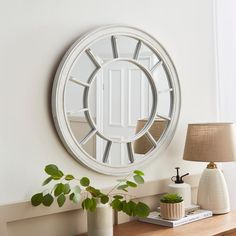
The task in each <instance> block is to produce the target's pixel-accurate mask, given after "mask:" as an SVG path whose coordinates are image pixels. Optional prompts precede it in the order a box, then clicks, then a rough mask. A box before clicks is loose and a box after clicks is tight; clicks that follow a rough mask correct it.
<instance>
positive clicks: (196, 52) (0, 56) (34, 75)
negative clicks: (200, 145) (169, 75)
mask: <svg viewBox="0 0 236 236" xmlns="http://www.w3.org/2000/svg"><path fill="white" fill-rule="evenodd" d="M212 2H213V0H178V1H172V0H149V1H137V0H129V1H127V0H119V1H115V0H100V1H94V0H86V1H84V0H41V1H32V0H17V1H16V0H15V1H14V0H0V108H1V115H0V121H1V122H0V186H1V194H0V204H6V203H11V202H16V201H24V200H29V198H30V196H31V195H32V194H33V193H34V192H35V191H38V190H40V183H41V181H42V179H43V178H45V175H44V174H43V171H42V170H43V168H44V166H45V165H46V164H48V163H55V164H57V165H59V166H60V167H61V168H62V169H64V170H65V171H66V172H72V173H74V174H77V175H79V176H81V175H88V176H90V177H91V178H92V179H93V180H92V182H93V183H96V184H97V185H98V186H108V185H111V184H113V180H114V178H111V177H108V176H104V175H101V174H97V173H94V172H93V171H90V170H88V169H86V168H84V167H82V166H81V165H80V164H78V163H77V162H76V161H74V159H73V158H72V157H71V156H70V155H69V154H68V153H67V152H66V151H65V149H64V147H63V146H62V144H61V142H60V141H59V139H58V137H57V134H56V131H55V129H54V126H53V123H52V118H51V111H50V93H51V85H52V81H53V76H54V73H55V69H56V67H57V65H58V62H59V60H60V58H61V56H62V55H63V53H64V52H65V50H66V49H67V48H68V47H69V45H70V44H71V43H72V42H73V41H74V40H75V39H76V38H77V37H78V36H80V35H81V34H82V33H84V32H86V31H87V30H90V29H92V28H95V27H97V26H101V25H106V24H116V23H119V24H129V25H133V26H136V27H139V28H141V29H143V30H145V31H147V32H149V33H150V34H152V35H154V36H155V37H156V38H157V39H158V40H159V41H160V42H161V43H162V44H163V45H164V47H165V48H166V49H167V51H168V52H169V54H170V55H171V57H172V59H173V61H174V63H175V65H176V68H177V70H178V73H179V78H180V83H181V87H182V100H183V101H182V112H181V116H180V122H179V125H178V129H177V132H176V135H175V137H174V139H173V141H172V143H171V145H170V146H169V147H168V149H167V150H166V151H165V152H164V153H163V154H162V155H161V156H160V157H159V158H158V159H156V161H154V162H153V163H152V165H149V166H146V167H145V168H143V170H144V171H145V173H146V179H147V180H153V179H161V178H168V177H170V176H172V175H173V174H174V170H173V168H174V167H175V166H176V165H178V166H181V167H182V168H183V171H188V172H190V173H197V172H200V171H201V170H202V167H203V166H204V165H201V164H196V163H190V162H183V161H182V160H181V157H182V152H183V145H184V138H185V137H184V136H185V132H186V127H187V123H189V122H200V121H214V120H215V118H216V110H217V109H216V102H215V98H216V93H215V91H216V89H215V80H214V71H215V70H214V53H213V49H214V48H213V17H212V12H213V8H212Z"/></svg>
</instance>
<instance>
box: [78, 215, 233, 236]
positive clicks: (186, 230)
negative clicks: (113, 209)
mask: <svg viewBox="0 0 236 236" xmlns="http://www.w3.org/2000/svg"><path fill="white" fill-rule="evenodd" d="M86 235H87V234H81V235H80V236H86ZM154 235H161V236H185V235H186V236H212V235H217V236H223V235H226V236H236V211H234V212H230V213H228V214H225V215H217V216H213V217H211V218H207V219H203V220H200V221H197V222H194V223H190V224H186V225H183V226H179V227H176V228H168V227H164V226H159V225H154V224H148V223H143V222H139V221H132V222H128V223H124V224H120V225H116V226H114V236H154Z"/></svg>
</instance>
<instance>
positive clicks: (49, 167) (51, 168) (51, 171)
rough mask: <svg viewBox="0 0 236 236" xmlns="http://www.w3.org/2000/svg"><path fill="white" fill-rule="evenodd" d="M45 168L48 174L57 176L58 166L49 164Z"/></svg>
mask: <svg viewBox="0 0 236 236" xmlns="http://www.w3.org/2000/svg"><path fill="white" fill-rule="evenodd" d="M44 170H45V172H46V173H47V174H48V175H52V176H56V175H57V174H58V172H59V169H58V167H57V166H56V165H53V164H51V165H47V166H46V167H45V169H44Z"/></svg>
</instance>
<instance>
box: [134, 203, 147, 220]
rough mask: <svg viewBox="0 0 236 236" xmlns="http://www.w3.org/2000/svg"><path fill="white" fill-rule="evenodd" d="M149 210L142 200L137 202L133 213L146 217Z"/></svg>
mask: <svg viewBox="0 0 236 236" xmlns="http://www.w3.org/2000/svg"><path fill="white" fill-rule="evenodd" d="M149 212H150V208H149V207H148V206H147V205H146V204H144V203H142V202H138V204H137V205H136V207H135V209H134V214H135V216H138V217H147V216H148V215H149Z"/></svg>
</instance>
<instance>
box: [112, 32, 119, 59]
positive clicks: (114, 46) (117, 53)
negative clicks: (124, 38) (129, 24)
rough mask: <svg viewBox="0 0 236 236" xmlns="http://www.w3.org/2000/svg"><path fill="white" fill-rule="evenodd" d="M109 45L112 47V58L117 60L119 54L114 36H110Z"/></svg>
mask: <svg viewBox="0 0 236 236" xmlns="http://www.w3.org/2000/svg"><path fill="white" fill-rule="evenodd" d="M111 45H112V51H113V57H114V58H118V57H119V52H118V47H117V37H116V36H114V35H113V36H111Z"/></svg>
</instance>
